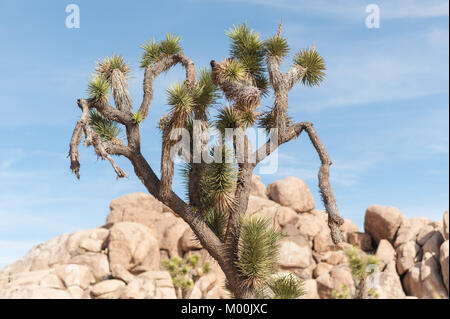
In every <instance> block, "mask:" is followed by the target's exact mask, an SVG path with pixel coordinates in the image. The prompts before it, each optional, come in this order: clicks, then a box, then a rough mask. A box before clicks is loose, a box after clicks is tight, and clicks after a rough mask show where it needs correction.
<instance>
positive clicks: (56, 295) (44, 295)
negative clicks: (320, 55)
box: [0, 285, 72, 299]
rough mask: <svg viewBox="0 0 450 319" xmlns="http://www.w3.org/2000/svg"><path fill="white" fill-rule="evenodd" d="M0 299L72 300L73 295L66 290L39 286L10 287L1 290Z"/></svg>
mask: <svg viewBox="0 0 450 319" xmlns="http://www.w3.org/2000/svg"><path fill="white" fill-rule="evenodd" d="M0 299H72V295H71V294H70V293H69V292H68V291H65V290H61V289H54V288H47V287H41V286H37V285H28V286H14V285H8V286H6V287H2V289H0Z"/></svg>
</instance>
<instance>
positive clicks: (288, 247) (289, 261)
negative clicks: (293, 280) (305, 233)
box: [278, 240, 312, 268]
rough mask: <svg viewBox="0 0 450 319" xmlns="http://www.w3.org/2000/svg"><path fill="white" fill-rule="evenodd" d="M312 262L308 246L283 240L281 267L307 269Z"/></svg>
mask: <svg viewBox="0 0 450 319" xmlns="http://www.w3.org/2000/svg"><path fill="white" fill-rule="evenodd" d="M311 261H312V253H311V249H310V248H309V246H308V245H307V244H303V245H301V244H299V243H298V242H294V241H291V240H283V241H282V242H281V247H280V257H279V261H278V263H279V265H280V266H281V267H283V268H297V267H299V268H307V267H308V266H309V265H310V264H311Z"/></svg>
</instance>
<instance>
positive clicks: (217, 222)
mask: <svg viewBox="0 0 450 319" xmlns="http://www.w3.org/2000/svg"><path fill="white" fill-rule="evenodd" d="M203 219H204V221H205V223H206V224H207V225H208V227H209V228H210V229H211V230H212V231H213V233H214V234H215V235H216V236H217V237H218V238H219V239H224V236H225V231H226V229H227V224H228V215H227V214H226V213H223V212H220V211H217V210H215V209H214V208H211V207H210V208H206V209H205V211H204V213H203Z"/></svg>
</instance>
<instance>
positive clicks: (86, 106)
mask: <svg viewBox="0 0 450 319" xmlns="http://www.w3.org/2000/svg"><path fill="white" fill-rule="evenodd" d="M78 106H79V107H80V109H81V110H82V113H81V117H80V120H79V121H78V122H77V124H76V126H75V128H74V131H73V134H72V138H71V140H70V150H69V156H70V160H71V163H70V168H71V170H72V172H73V173H74V174H75V175H76V176H77V178H80V163H79V152H78V146H79V145H80V142H81V135H82V134H81V133H82V132H84V134H85V137H86V139H85V145H86V146H90V145H92V146H93V147H94V149H95V153H96V154H97V156H98V157H100V158H101V159H102V160H105V159H107V160H108V161H109V162H110V163H111V166H112V167H113V169H114V171H115V172H116V174H117V178H123V177H127V174H125V172H124V171H123V170H122V169H121V168H120V167H119V166H117V164H116V163H115V162H114V160H113V159H112V157H111V156H110V155H109V154H108V152H107V151H106V149H107V147H106V146H105V145H104V143H103V141H102V139H101V137H100V136H99V135H98V134H97V132H95V131H94V130H93V129H92V128H91V126H90V125H89V110H90V108H91V107H92V106H91V104H90V103H89V102H88V101H87V100H83V99H80V100H78ZM124 147H125V146H124ZM110 148H111V146H110ZM115 150H118V148H115ZM122 150H124V149H122Z"/></svg>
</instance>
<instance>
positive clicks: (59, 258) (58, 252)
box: [0, 234, 70, 280]
mask: <svg viewBox="0 0 450 319" xmlns="http://www.w3.org/2000/svg"><path fill="white" fill-rule="evenodd" d="M69 237H70V235H69V234H62V235H61V236H58V237H55V238H52V239H50V240H48V241H46V242H45V243H42V244H39V245H36V246H34V247H33V248H31V249H30V251H29V252H28V253H27V254H26V255H25V256H24V257H22V258H21V259H19V260H17V261H16V262H14V263H12V264H10V265H8V266H6V267H5V268H3V269H2V270H1V271H0V278H2V277H5V276H8V275H9V274H16V273H22V272H28V271H36V270H44V269H48V268H49V267H51V266H52V265H53V264H58V263H65V262H67V261H68V260H69V259H70V255H69V253H68V252H67V250H66V242H67V239H68V238H69ZM0 280H1V279H0Z"/></svg>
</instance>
